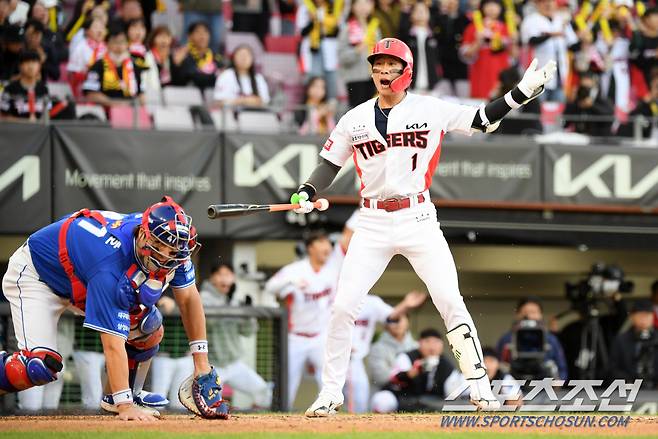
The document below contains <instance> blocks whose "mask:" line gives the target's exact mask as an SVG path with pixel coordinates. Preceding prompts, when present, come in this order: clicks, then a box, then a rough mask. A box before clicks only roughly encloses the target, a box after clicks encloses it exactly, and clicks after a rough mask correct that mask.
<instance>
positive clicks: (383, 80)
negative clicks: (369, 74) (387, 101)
mask: <svg viewBox="0 0 658 439" xmlns="http://www.w3.org/2000/svg"><path fill="white" fill-rule="evenodd" d="M379 83H380V84H381V85H382V86H383V87H388V86H389V85H391V81H389V80H388V79H381V80H380V81H379Z"/></svg>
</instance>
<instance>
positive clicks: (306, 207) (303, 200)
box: [290, 191, 313, 213]
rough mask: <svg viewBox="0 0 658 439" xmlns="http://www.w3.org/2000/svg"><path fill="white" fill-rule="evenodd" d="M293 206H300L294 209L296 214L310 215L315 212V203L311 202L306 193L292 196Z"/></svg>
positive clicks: (297, 193)
mask: <svg viewBox="0 0 658 439" xmlns="http://www.w3.org/2000/svg"><path fill="white" fill-rule="evenodd" d="M290 203H291V204H299V208H297V209H293V210H294V211H295V213H310V212H311V211H312V210H313V203H312V202H310V201H309V196H308V194H307V193H306V192H304V191H300V192H295V193H294V194H292V195H291V196H290Z"/></svg>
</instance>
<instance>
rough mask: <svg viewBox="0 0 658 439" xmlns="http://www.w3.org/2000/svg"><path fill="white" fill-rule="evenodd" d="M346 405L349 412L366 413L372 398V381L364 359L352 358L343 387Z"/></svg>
mask: <svg viewBox="0 0 658 439" xmlns="http://www.w3.org/2000/svg"><path fill="white" fill-rule="evenodd" d="M343 395H344V396H345V405H346V406H347V411H348V412H349V413H366V412H367V411H368V400H369V399H370V381H368V373H367V372H366V368H365V366H364V364H363V359H361V358H352V359H351V360H350V364H349V368H348V371H347V379H346V381H345V386H344V387H343Z"/></svg>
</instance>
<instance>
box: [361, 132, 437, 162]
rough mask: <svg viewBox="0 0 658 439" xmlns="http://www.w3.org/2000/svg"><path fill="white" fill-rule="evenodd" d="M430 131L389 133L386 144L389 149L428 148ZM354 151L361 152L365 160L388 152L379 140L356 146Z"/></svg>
mask: <svg viewBox="0 0 658 439" xmlns="http://www.w3.org/2000/svg"><path fill="white" fill-rule="evenodd" d="M428 134H429V130H422V131H403V132H400V133H388V134H387V135H386V142H387V143H388V147H389V148H397V147H407V148H421V149H425V148H427V135H428ZM354 149H355V150H357V151H359V152H360V153H361V155H362V156H363V158H364V159H366V160H368V158H369V157H372V156H374V155H376V154H381V153H382V152H384V151H386V146H384V145H382V144H381V143H380V142H379V141H377V140H370V141H368V142H364V143H359V144H356V145H354Z"/></svg>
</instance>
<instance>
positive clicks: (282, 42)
mask: <svg viewBox="0 0 658 439" xmlns="http://www.w3.org/2000/svg"><path fill="white" fill-rule="evenodd" d="M299 40H300V37H299V36H298V35H267V36H265V51H266V52H273V53H290V54H293V55H296V54H297V47H298V46H299Z"/></svg>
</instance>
